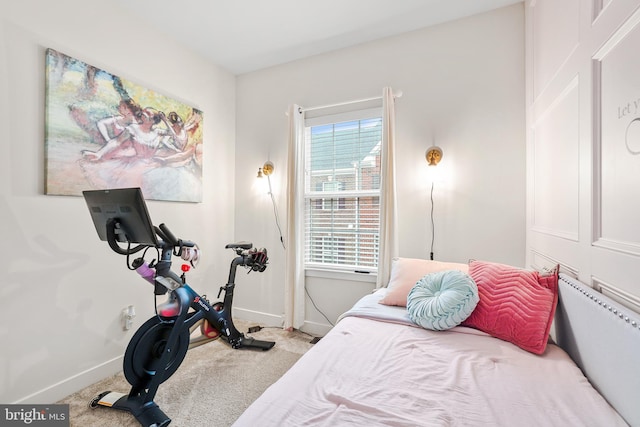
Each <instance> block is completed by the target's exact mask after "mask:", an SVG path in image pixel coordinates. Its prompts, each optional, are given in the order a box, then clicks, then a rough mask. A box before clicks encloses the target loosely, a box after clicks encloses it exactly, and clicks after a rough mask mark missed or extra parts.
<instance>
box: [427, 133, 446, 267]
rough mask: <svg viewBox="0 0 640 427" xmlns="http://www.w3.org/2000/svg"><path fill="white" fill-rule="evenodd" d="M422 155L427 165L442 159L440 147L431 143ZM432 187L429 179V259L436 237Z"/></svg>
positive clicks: (434, 164) (431, 256)
mask: <svg viewBox="0 0 640 427" xmlns="http://www.w3.org/2000/svg"><path fill="white" fill-rule="evenodd" d="M424 157H425V159H427V165H429V166H430V167H431V166H437V165H438V163H440V160H442V148H440V147H437V146H435V145H433V146H431V147H429V148H428V149H427V152H426V153H425V156H424ZM433 187H434V182H433V181H431V251H430V252H429V257H430V258H431V259H433V243H434V242H435V239H436V227H435V222H434V220H433V207H434V203H433Z"/></svg>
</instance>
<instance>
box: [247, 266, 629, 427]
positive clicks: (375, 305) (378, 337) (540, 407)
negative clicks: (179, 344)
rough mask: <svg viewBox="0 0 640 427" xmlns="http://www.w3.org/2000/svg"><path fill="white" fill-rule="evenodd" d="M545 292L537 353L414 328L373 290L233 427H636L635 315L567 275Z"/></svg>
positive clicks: (468, 334) (479, 333) (464, 332)
mask: <svg viewBox="0 0 640 427" xmlns="http://www.w3.org/2000/svg"><path fill="white" fill-rule="evenodd" d="M440 267H442V266H440ZM442 268H445V269H446V268H447V266H444V267H442ZM466 273H468V272H466ZM393 274H394V273H393V270H392V280H393ZM425 277H426V276H425ZM554 286H555V288H553V294H554V295H555V296H554V298H555V302H554V303H553V304H552V313H551V319H552V320H553V330H554V331H555V333H554V332H551V336H553V337H554V339H553V340H552V339H551V338H549V342H548V343H547V342H546V339H547V336H548V335H546V334H545V335H544V337H545V343H544V348H543V351H541V352H539V353H540V354H536V352H535V351H531V349H529V350H525V349H523V348H522V346H521V345H520V344H521V343H516V344H514V343H513V342H510V341H509V340H505V339H499V338H496V337H494V336H492V334H490V333H487V332H485V331H483V330H480V329H478V328H477V327H470V326H468V325H467V326H465V323H464V322H462V323H460V324H458V325H457V326H454V327H451V328H447V329H445V330H432V329H427V328H425V327H422V326H419V325H418V324H416V322H415V320H414V319H412V317H411V313H410V309H408V308H407V307H404V306H398V305H387V304H381V303H380V301H382V300H384V299H385V297H388V296H389V293H390V292H391V290H390V289H389V288H384V289H380V290H377V291H376V292H375V293H372V294H370V295H366V296H365V297H363V298H362V299H361V300H360V301H358V303H356V304H355V305H354V307H353V308H352V309H350V310H349V311H348V312H346V313H345V314H343V315H342V316H341V317H340V319H339V321H338V323H337V324H336V326H335V327H334V328H333V329H332V330H331V331H330V332H329V333H328V334H327V335H326V336H325V337H323V338H322V340H320V341H319V342H318V343H317V344H316V345H315V346H314V348H312V349H311V350H310V351H308V352H307V353H306V354H305V355H304V356H303V357H302V358H301V359H300V360H299V361H298V362H297V363H296V364H295V365H294V366H293V367H292V368H291V369H290V370H289V371H288V372H287V373H286V374H285V375H284V376H283V377H282V378H281V379H280V380H279V381H277V382H276V383H275V384H273V385H272V386H271V387H270V388H268V389H267V390H266V391H265V392H264V393H263V395H262V396H261V397H260V398H259V399H257V400H256V401H255V402H254V403H253V404H252V405H250V407H249V408H248V409H247V410H246V411H245V412H244V413H243V415H242V416H241V417H240V418H239V419H238V420H237V421H236V423H235V424H234V426H236V427H241V426H252V427H253V426H257V425H259V426H278V427H281V426H296V427H298V426H327V427H329V426H331V427H334V426H407V427H409V426H411V427H414V426H483V425H485V426H514V425H518V426H522V425H527V426H562V427H565V426H607V427H611V426H626V425H631V426H640V404H639V403H640V363H639V360H640V359H638V355H639V354H640V322H639V321H638V315H637V314H635V313H633V312H632V311H631V310H629V309H627V308H624V307H622V306H620V304H618V303H616V302H614V301H613V300H611V299H610V298H608V297H606V296H604V295H602V294H600V293H598V292H596V291H595V290H593V289H592V288H590V287H587V286H586V285H584V284H582V283H581V282H579V281H578V280H576V279H575V278H573V277H571V276H569V275H567V274H564V273H559V274H558V273H557V272H556V273H555V285H554ZM478 287H480V285H479V284H478ZM529 297H531V296H529ZM535 298H536V300H537V299H538V297H537V296H536V297H535ZM484 299H487V298H486V297H485V298H484ZM482 300H483V294H482V293H480V301H482ZM556 302H557V305H556ZM502 303H503V304H504V301H502ZM477 307H480V305H478V306H477ZM519 308H520V307H516V310H517V309H519ZM477 309H478V308H476V310H477ZM501 322H502V323H503V324H504V323H506V321H505V320H504V319H502V320H501ZM545 329H547V333H548V332H549V330H551V328H546V326H545Z"/></svg>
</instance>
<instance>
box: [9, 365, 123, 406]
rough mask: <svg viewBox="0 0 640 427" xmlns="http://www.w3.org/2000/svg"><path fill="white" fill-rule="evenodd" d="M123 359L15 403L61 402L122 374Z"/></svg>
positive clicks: (95, 368) (76, 376)
mask: <svg viewBox="0 0 640 427" xmlns="http://www.w3.org/2000/svg"><path fill="white" fill-rule="evenodd" d="M122 358H123V356H118V357H115V358H113V359H111V360H108V361H106V362H104V363H102V364H100V365H98V366H96V367H94V368H90V369H87V370H86V371H83V372H80V373H78V374H76V375H74V376H72V377H69V378H67V379H65V380H62V381H60V382H58V383H56V384H53V385H50V386H49V387H46V388H44V389H42V390H40V391H37V392H35V393H33V394H30V395H29V396H25V397H23V398H21V399H18V400H16V401H15V402H13V403H16V404H23V403H26V404H42V405H46V404H50V403H55V402H59V401H60V400H62V399H64V398H65V397H67V396H69V395H70V394H73V393H75V392H77V391H79V390H82V389H83V388H85V387H88V386H90V385H91V384H94V383H96V382H98V381H100V380H103V379H105V378H107V377H109V376H111V375H114V374H116V373H118V372H120V371H121V370H122ZM87 403H88V402H87Z"/></svg>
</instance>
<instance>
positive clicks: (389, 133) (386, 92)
mask: <svg viewBox="0 0 640 427" xmlns="http://www.w3.org/2000/svg"><path fill="white" fill-rule="evenodd" d="M394 102H395V101H394V97H393V90H392V89H391V88H390V87H385V88H384V89H383V92H382V110H383V111H382V123H383V125H382V132H383V134H382V158H381V162H380V168H381V170H380V178H381V179H380V185H381V186H382V188H380V249H379V253H378V277H377V279H376V287H377V288H382V287H385V286H387V284H388V283H389V276H390V275H391V260H392V259H393V257H396V256H398V233H397V228H398V227H397V224H396V222H397V213H396V172H395V162H396V161H395V148H394V147H395V136H394V135H395V127H396V125H395V105H394Z"/></svg>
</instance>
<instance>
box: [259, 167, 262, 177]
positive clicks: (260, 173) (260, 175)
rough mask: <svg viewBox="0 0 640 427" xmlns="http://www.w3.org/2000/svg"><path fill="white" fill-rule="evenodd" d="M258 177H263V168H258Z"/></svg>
mask: <svg viewBox="0 0 640 427" xmlns="http://www.w3.org/2000/svg"><path fill="white" fill-rule="evenodd" d="M258 178H262V168H258Z"/></svg>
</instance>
